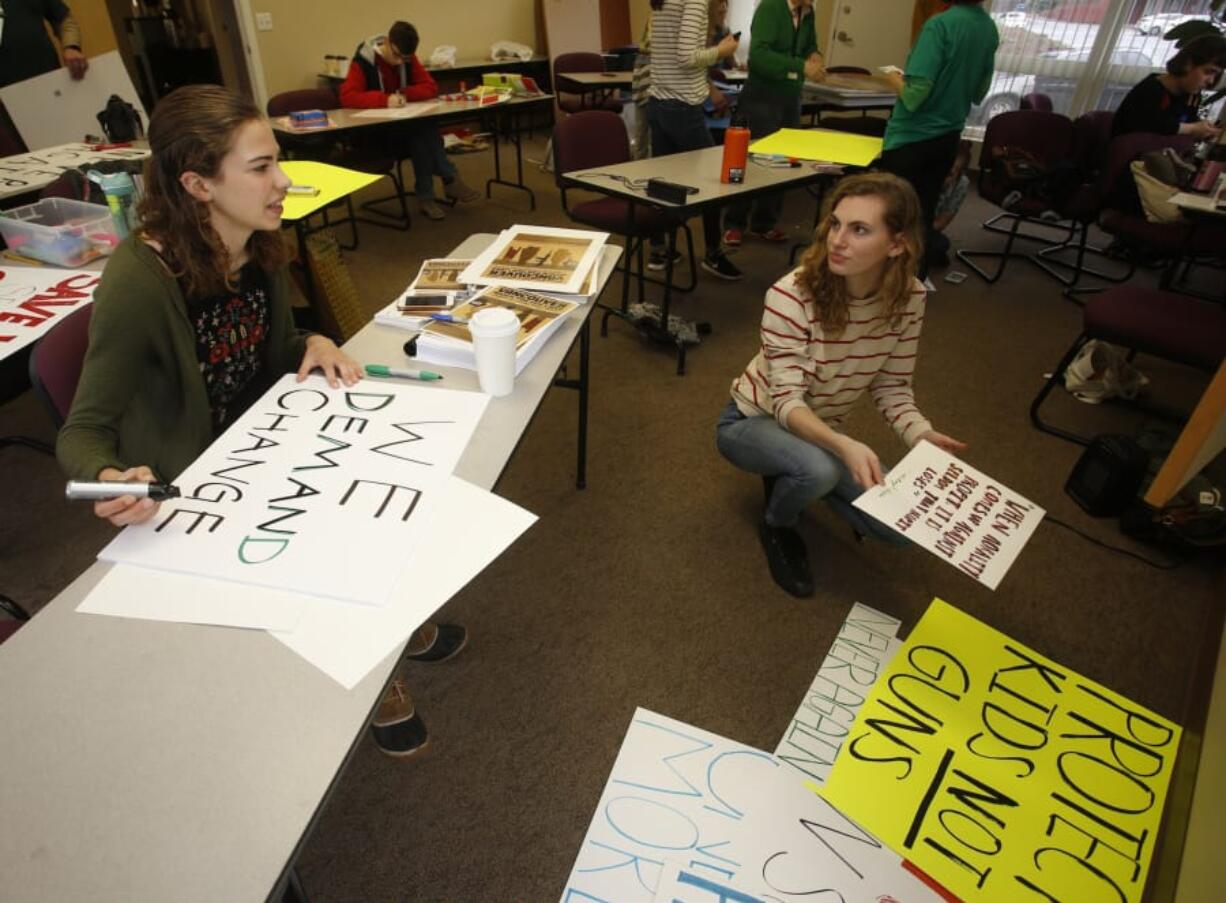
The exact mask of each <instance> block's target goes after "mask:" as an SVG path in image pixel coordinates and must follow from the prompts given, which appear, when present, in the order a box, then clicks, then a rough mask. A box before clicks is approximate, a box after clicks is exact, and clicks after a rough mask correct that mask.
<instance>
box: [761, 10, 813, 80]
mask: <svg viewBox="0 0 1226 903" xmlns="http://www.w3.org/2000/svg"><path fill="white" fill-rule="evenodd" d="M750 35H751V40H750V42H749V87H750V89H751V90H761V89H766V90H768V91H771V92H773V93H775V94H779V95H783V96H785V97H799V96H800V89H801V87H802V86H803V85H804V83H805V60H806V59H808V58H809V56H810V54H813V53H815V52H816V51H817V33H816V32H815V31H814V28H813V10H812V9H811V8H810V9H808V10H805V13H804V15H802V16H801V17H800V25H799V26H798V27H793V26H792V10H791V7H789V6H788V0H762V2H761V3H760V4H759V5H758V9H757V11H756V12H755V13H754V14H753V24H752V25H751V26H750Z"/></svg>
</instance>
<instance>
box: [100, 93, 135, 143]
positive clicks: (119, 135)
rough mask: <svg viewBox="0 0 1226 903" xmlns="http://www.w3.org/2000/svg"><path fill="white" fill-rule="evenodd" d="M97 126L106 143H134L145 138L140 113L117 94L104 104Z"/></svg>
mask: <svg viewBox="0 0 1226 903" xmlns="http://www.w3.org/2000/svg"><path fill="white" fill-rule="evenodd" d="M98 124H99V125H100V126H102V132H103V134H105V135H106V140H107V141H113V142H119V141H135V140H136V139H137V138H143V137H145V127H144V125H143V124H142V123H141V118H140V113H138V112H137V110H136V107H134V106H132V104H130V103H128V102H127V101H126V100H124V99H123V98H121V97H120V96H119V95H118V94H112V95H111V98H110V100H108V101H107V102H106V108H105V109H104V110H103V111H102V112H101V113H99V114H98Z"/></svg>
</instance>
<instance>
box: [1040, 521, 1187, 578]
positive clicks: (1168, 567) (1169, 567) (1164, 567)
mask: <svg viewBox="0 0 1226 903" xmlns="http://www.w3.org/2000/svg"><path fill="white" fill-rule="evenodd" d="M1044 520H1046V521H1049V522H1050V523H1053V524H1056V525H1057V526H1060V527H1063V528H1064V529H1066V530H1069V531H1070V532H1072V533H1076V534H1077V535H1078V536H1080V537H1081V538H1082V539H1084V540H1086V541H1087V542H1092V543H1094V545H1096V546H1101V547H1102V548H1104V549H1106V550H1107V551H1108V552H1116V553H1117V554H1120V555H1127V556H1128V557H1129V558H1135V559H1136V560H1137V561H1139V562H1141V563H1142V564H1148V565H1149V566H1150V567H1151V568H1157V569H1158V570H1160V571H1173V570H1174V569H1175V568H1177V567H1179V566H1180V565H1183V564H1187V563H1188V561H1189V560H1190V558H1191V557H1192V556H1190V555H1189V556H1187V557H1186V558H1180V559H1178V560H1176V561H1172V562H1168V563H1163V562H1160V561H1154V560H1152V559H1149V558H1146V557H1145V556H1144V555H1138V554H1137V553H1136V552H1132V551H1129V550H1128V549H1121V548H1120V547H1119V546H1113V545H1111V544H1110V543H1106V542H1103V541H1102V540H1101V539H1097V538H1095V537H1093V536H1091V535H1090V534H1089V533H1086V532H1085V531H1084V530H1081V529H1079V528H1077V527H1074V526H1073V525H1072V524H1069V523H1065V522H1064V521H1062V520H1060V518H1058V517H1052V516H1051V515H1050V514H1049V515H1047V517H1046V518H1044Z"/></svg>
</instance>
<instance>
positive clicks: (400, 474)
mask: <svg viewBox="0 0 1226 903" xmlns="http://www.w3.org/2000/svg"><path fill="white" fill-rule="evenodd" d="M488 400H489V399H488V396H485V395H480V394H478V393H475V392H453V391H448V390H446V389H437V388H434V387H429V388H426V387H421V386H411V385H409V386H406V385H401V384H393V383H385V382H372V381H370V380H364V381H362V382H360V383H358V384H357V385H356V386H354V387H353V388H350V389H346V388H344V387H341V388H339V389H332V388H329V386H328V384H327V382H326V381H325V380H324V378H323V377H322V376H312V377H310V378H308V379H307V380H306V381H305V382H301V383H299V382H296V381H295V377H294V375H293V374H287V375H285V376H284V377H282V378H281V379H280V380H279V381H278V382H277V383H276V384H275V385H274V386H273V387H272V388H271V389H270V390H269V391H268V392H267V393H266V394H265V395H264V396H263V397H262V398H261V399H260V400H259V401H258V402H256V403H255V404H254V405H252V406H251V408H250V409H248V411H247V412H246V413H245V414H244V415H243V416H242V417H240V418H239V419H238V420H237V421H235V423H234V424H233V425H232V426H231V427H230V428H229V429H228V430H226V432H225V433H223V434H222V436H221V437H220V438H218V439H217V441H216V442H214V443H213V445H211V446H210V447H209V448H208V450H207V451H206V452H205V453H204V454H203V455H201V456H200V457H199V458H198V459H197V460H196V461H195V462H193V463H192V465H191V466H190V467H188V469H187V470H186V471H184V472H183V474H181V475H180V476H179V478H178V479H177V480H176V481H175V482H176V485H177V486H178V487H179V488H180V490H181V491H182V493H183V496H182V498H179V499H175V500H173V501H171V502H168V503H164V504H163V505H162V507H161V510H160V511H159V512H158V516H157V517H155V518H154V519H153V520H151V521H149V522H148V523H145V524H140V525H138V526H130V527H127V528H126V529H125V530H124V531H123V532H122V533H120V534H119V536H117V537H116V538H115V539H114V541H112V542H111V544H110V545H108V546H107V547H106V548H105V549H103V550H102V552H101V553H100V554H99V556H98V557H99V558H101V559H103V560H105V561H116V562H120V561H122V562H127V563H129V564H135V565H140V566H143V567H149V568H156V569H160V570H169V571H177V572H179V573H188V574H195V575H197V576H202V577H214V578H217V579H221V580H232V581H237V582H239V583H249V584H255V585H259V586H268V587H272V588H275V589H285V590H292V591H297V592H300V593H305V594H307V595H313V596H326V597H329V598H334V599H342V600H347V601H353V602H362V603H365V604H370V605H382V604H384V603H386V602H387V600H388V594H389V592H390V591H391V589H392V587H393V585H394V584H395V582H396V579H397V577H398V576H399V574H400V572H401V571H402V570H403V569H404V567H405V565H406V564H407V563H408V562H409V561H410V560H411V558H412V556H413V554H414V552H415V550H416V549H417V548H418V546H420V545H421V543H422V542H423V541H424V537H425V536H426V535H427V534H428V531H429V530H430V521H431V517H432V515H433V513H434V510H435V508H436V507H437V503H438V500H439V498H440V497H442V488H443V485H444V481H445V480H446V478H447V477H448V476H449V475H450V474H451V471H452V469H453V468H454V467H455V464H456V462H457V461H458V460H459V458H460V455H461V453H462V452H463V451H464V447H465V446H466V445H467V444H468V440H469V437H470V436H471V435H472V431H473V429H474V428H475V427H476V424H477V422H478V421H479V420H480V419H481V415H482V413H483V412H484V410H485V405H486V403H487V402H488Z"/></svg>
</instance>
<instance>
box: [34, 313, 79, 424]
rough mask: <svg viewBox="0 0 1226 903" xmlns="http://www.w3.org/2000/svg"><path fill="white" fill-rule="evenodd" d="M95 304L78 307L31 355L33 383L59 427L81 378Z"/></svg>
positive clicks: (45, 336)
mask: <svg viewBox="0 0 1226 903" xmlns="http://www.w3.org/2000/svg"><path fill="white" fill-rule="evenodd" d="M93 311H94V307H93V305H92V304H87V305H85V306H84V307H78V308H77V309H76V310H74V311H73V312H72V313H70V314H69V315H68V316H66V317H64V319H62V320H60V322H58V323H56V324H55V325H54V326H52V327H51V329H49V330H48V331H47V334H46V335H44V336H43V337H42V338H41V339H40V340H39V342H38V344H37V345H35V346H34V351H33V352H32V353H31V354H30V385H31V386H33V387H34V393H35V394H36V395H37V396H38V397H39V399H41V400H42V402H43V404H44V406H45V407H46V408H47V413H48V414H50V415H51V422H52V423H54V424H55V428H56V429H57V430H58V429H59V428H60V427H62V426H63V425H64V420H65V419H66V418H67V417H68V411H69V410H70V409H71V408H72V398H73V396H74V395H76V394H77V383H78V382H80V381H81V367H82V365H83V364H84V363H85V351H86V349H88V348H89V321H90V317H91V315H92V314H93Z"/></svg>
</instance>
